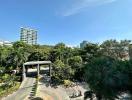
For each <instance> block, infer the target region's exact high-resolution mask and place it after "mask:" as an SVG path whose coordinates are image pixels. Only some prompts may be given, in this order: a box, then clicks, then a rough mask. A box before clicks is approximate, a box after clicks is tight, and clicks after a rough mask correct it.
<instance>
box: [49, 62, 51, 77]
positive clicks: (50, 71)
mask: <svg viewBox="0 0 132 100" xmlns="http://www.w3.org/2000/svg"><path fill="white" fill-rule="evenodd" d="M49 76H50V77H51V64H49Z"/></svg>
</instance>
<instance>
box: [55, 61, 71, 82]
mask: <svg viewBox="0 0 132 100" xmlns="http://www.w3.org/2000/svg"><path fill="white" fill-rule="evenodd" d="M52 70H53V71H52V72H53V73H52V75H53V77H54V79H57V80H58V82H63V80H67V79H70V78H71V77H72V74H73V71H72V69H71V67H70V66H69V65H65V64H64V63H63V62H62V61H61V60H56V61H55V62H54V64H53V69H52Z"/></svg>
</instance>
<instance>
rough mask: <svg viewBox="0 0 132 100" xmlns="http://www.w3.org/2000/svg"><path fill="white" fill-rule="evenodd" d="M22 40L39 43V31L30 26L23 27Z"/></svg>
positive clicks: (32, 43) (34, 43) (33, 43)
mask: <svg viewBox="0 0 132 100" xmlns="http://www.w3.org/2000/svg"><path fill="white" fill-rule="evenodd" d="M20 40H21V41H22V42H25V43H27V44H31V45H36V44H37V31H36V30H34V29H30V28H21V36H20Z"/></svg>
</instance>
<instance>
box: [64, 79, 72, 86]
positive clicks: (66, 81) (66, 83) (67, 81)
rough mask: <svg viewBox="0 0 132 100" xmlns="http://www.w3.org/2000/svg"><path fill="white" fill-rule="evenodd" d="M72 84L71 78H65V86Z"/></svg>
mask: <svg viewBox="0 0 132 100" xmlns="http://www.w3.org/2000/svg"><path fill="white" fill-rule="evenodd" d="M71 85H72V82H71V81H70V80H64V86H65V87H70V86H71Z"/></svg>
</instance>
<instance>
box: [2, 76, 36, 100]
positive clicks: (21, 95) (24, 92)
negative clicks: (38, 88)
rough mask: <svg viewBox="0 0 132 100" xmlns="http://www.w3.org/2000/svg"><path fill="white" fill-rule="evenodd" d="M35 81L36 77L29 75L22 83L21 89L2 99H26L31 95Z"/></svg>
mask: <svg viewBox="0 0 132 100" xmlns="http://www.w3.org/2000/svg"><path fill="white" fill-rule="evenodd" d="M34 83H35V78H34V77H31V76H30V77H27V78H26V79H25V80H24V81H23V82H22V84H21V86H20V88H19V90H17V91H16V92H14V93H13V94H11V95H9V96H7V97H5V98H3V99H2V100H24V99H25V98H26V97H27V96H29V95H30V92H31V90H32V87H33V84H34Z"/></svg>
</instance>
